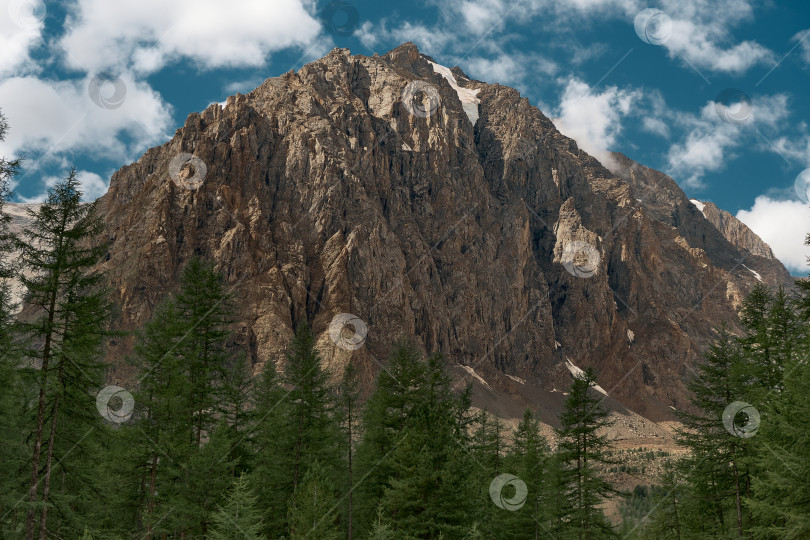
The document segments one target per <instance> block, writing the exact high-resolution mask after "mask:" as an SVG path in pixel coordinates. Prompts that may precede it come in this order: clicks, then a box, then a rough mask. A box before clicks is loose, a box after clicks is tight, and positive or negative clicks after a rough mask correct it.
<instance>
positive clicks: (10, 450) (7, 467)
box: [0, 113, 30, 536]
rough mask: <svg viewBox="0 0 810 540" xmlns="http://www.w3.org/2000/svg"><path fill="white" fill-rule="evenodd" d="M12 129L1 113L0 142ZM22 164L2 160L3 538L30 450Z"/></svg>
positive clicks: (15, 512) (15, 511)
mask: <svg viewBox="0 0 810 540" xmlns="http://www.w3.org/2000/svg"><path fill="white" fill-rule="evenodd" d="M7 129H8V125H7V124H6V121H5V118H4V117H3V115H2V113H0V141H2V140H3V139H4V138H5V134H6V131H7ZM19 165H20V163H19V161H18V160H15V161H8V160H6V159H5V158H2V157H0V381H2V384H0V411H2V413H0V463H2V474H0V536H6V535H7V536H20V532H21V531H20V528H21V527H22V521H23V520H22V519H21V516H22V513H21V507H20V505H19V504H18V503H19V501H20V499H21V498H22V497H23V489H22V488H23V482H24V470H25V469H26V467H25V464H26V463H27V462H28V461H30V459H26V458H27V457H28V456H27V449H26V447H25V445H24V439H25V419H26V417H27V414H28V412H29V411H28V401H29V400H28V393H29V388H27V387H26V385H25V382H26V381H25V379H23V378H22V377H21V376H20V375H21V374H20V369H19V368H20V363H21V358H20V347H19V344H18V343H16V340H15V337H14V333H15V329H14V326H15V325H14V317H13V315H12V314H13V313H14V311H15V310H16V308H17V306H16V305H14V303H13V301H12V294H11V286H10V281H9V280H10V278H12V277H14V275H15V274H16V270H17V269H16V268H15V265H14V264H13V263H12V261H11V256H10V254H11V250H12V249H13V247H14V245H15V244H16V241H17V239H16V238H15V237H14V236H13V235H12V234H11V233H10V231H9V228H8V223H9V221H10V217H9V216H8V215H6V214H5V213H4V211H3V207H4V203H5V202H6V201H7V200H8V199H9V198H10V197H11V190H10V188H9V182H10V179H11V178H12V177H13V176H14V175H15V174H16V173H17V171H18V168H19Z"/></svg>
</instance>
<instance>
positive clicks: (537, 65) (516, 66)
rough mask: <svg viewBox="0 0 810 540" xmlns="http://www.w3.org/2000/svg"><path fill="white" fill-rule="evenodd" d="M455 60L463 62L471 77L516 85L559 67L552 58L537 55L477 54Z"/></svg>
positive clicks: (550, 73)
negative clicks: (492, 55) (488, 56)
mask: <svg viewBox="0 0 810 540" xmlns="http://www.w3.org/2000/svg"><path fill="white" fill-rule="evenodd" d="M455 60H456V62H459V63H463V64H464V68H463V71H464V72H465V73H467V74H468V75H470V76H471V77H473V78H476V79H479V80H482V81H486V82H488V83H500V84H504V85H508V86H518V85H520V84H521V83H523V82H524V81H525V80H526V78H527V77H528V76H529V75H535V74H537V73H542V74H545V75H554V74H556V73H557V71H558V69H559V67H558V66H557V64H556V63H554V62H553V61H552V60H549V59H548V58H544V57H542V56H539V55H527V54H506V53H499V54H497V55H496V56H494V57H491V58H485V57H481V56H477V57H471V58H456V59H455Z"/></svg>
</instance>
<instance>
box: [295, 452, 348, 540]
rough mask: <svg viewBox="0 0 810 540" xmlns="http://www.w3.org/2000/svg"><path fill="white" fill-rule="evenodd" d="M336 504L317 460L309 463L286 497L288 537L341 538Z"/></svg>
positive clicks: (329, 485) (296, 538) (330, 486)
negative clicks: (290, 496)
mask: <svg viewBox="0 0 810 540" xmlns="http://www.w3.org/2000/svg"><path fill="white" fill-rule="evenodd" d="M337 506H338V499H337V497H336V496H335V490H334V488H333V485H332V482H331V481H330V480H329V474H328V473H327V471H326V469H325V468H324V467H323V466H322V465H321V464H320V462H318V461H315V462H313V463H312V464H311V465H310V466H309V467H308V468H307V472H306V474H304V477H303V478H302V480H301V482H299V483H298V485H297V486H296V487H295V492H294V493H293V496H292V498H291V499H290V505H289V511H288V514H287V521H288V523H289V531H290V539H291V540H298V539H303V538H318V539H323V540H338V539H340V538H343V536H344V535H343V533H342V532H341V530H340V526H339V524H338V512H337Z"/></svg>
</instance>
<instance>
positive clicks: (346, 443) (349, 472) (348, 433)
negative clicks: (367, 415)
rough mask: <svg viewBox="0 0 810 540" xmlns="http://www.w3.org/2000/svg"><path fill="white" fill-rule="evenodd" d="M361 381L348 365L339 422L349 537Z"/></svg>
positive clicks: (340, 388)
mask: <svg viewBox="0 0 810 540" xmlns="http://www.w3.org/2000/svg"><path fill="white" fill-rule="evenodd" d="M359 388H360V381H359V378H358V375H357V367H356V366H355V365H354V364H352V363H351V362H349V363H347V364H346V368H345V369H344V371H343V378H342V379H341V381H340V384H339V385H338V395H337V407H336V408H337V420H338V423H339V425H340V430H341V454H342V456H341V459H342V460H344V461H345V463H346V482H345V489H344V490H343V492H344V493H345V496H344V497H343V499H344V500H345V509H344V514H345V517H346V529H347V537H348V538H349V540H352V538H353V535H354V524H353V520H354V488H355V476H354V447H355V444H356V441H357V440H359V437H360V433H359V430H360V390H359Z"/></svg>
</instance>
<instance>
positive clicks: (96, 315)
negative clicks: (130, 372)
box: [18, 170, 109, 539]
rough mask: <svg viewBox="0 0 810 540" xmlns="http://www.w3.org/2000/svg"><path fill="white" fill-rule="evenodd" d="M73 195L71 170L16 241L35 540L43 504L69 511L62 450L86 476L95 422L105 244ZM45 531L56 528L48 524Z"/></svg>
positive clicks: (30, 525) (89, 209) (70, 493)
mask: <svg viewBox="0 0 810 540" xmlns="http://www.w3.org/2000/svg"><path fill="white" fill-rule="evenodd" d="M81 196H82V193H81V191H80V189H79V181H78V179H77V178H76V171H75V170H72V171H71V172H70V174H69V175H68V177H67V178H66V179H65V180H63V181H61V182H58V183H57V184H55V185H54V186H53V187H52V188H51V189H50V190H49V192H48V196H47V200H46V201H45V203H43V204H42V206H40V208H39V209H38V210H36V211H34V210H29V216H30V217H31V219H32V225H31V226H30V227H29V228H27V229H25V230H24V232H23V235H22V238H21V240H20V241H19V243H18V248H19V249H20V250H21V252H22V257H21V259H22V264H23V267H24V268H25V270H26V271H27V274H26V276H23V277H22V281H23V283H24V285H25V287H26V289H27V291H28V295H27V298H26V301H27V303H28V304H29V305H30V306H32V307H33V309H34V310H35V314H34V315H33V316H32V317H31V319H32V320H30V321H29V322H26V323H25V325H24V332H25V335H26V337H27V339H28V341H29V343H30V344H31V345H30V346H29V347H28V348H27V349H26V352H25V354H26V356H27V358H28V360H29V362H30V363H31V365H32V366H36V367H38V368H39V369H38V370H37V372H36V373H35V378H36V383H37V385H38V396H37V401H36V403H37V405H36V409H37V411H36V418H35V419H34V422H33V424H34V425H33V429H32V435H31V440H32V442H33V444H32V446H33V455H32V459H31V477H30V482H29V490H28V505H29V507H28V515H27V520H26V538H28V539H32V538H33V537H34V535H35V533H36V531H37V530H38V534H39V537H40V538H42V539H44V538H45V537H46V536H47V535H48V534H51V533H49V532H48V531H49V524H48V510H49V509H50V507H51V506H52V505H56V506H57V507H58V509H59V515H60V516H66V515H70V514H71V513H72V508H75V507H76V504H77V502H76V499H77V495H76V488H75V487H74V488H71V486H70V482H68V481H67V480H65V478H66V475H65V472H66V471H67V470H68V469H70V467H69V465H70V463H71V462H70V461H68V456H69V455H70V458H71V459H72V463H73V464H74V465H75V466H74V467H73V468H72V470H71V471H70V472H71V476H72V479H73V480H74V481H76V482H78V484H79V485H83V484H84V483H85V482H83V481H81V480H80V479H79V477H80V476H81V475H82V474H85V473H86V474H87V476H88V477H92V476H93V475H92V472H88V471H87V468H86V467H83V466H82V465H86V463H82V461H81V460H80V459H79V456H80V455H81V452H82V444H87V443H85V442H84V441H85V439H86V437H87V435H88V433H89V430H92V429H94V428H95V426H96V425H97V423H98V421H99V416H98V413H97V412H96V411H95V408H94V407H92V406H88V402H89V400H88V396H89V395H92V394H94V393H95V392H97V391H98V389H99V388H101V386H102V381H103V377H102V373H103V370H104V366H103V364H102V363H101V361H100V346H101V340H102V337H103V336H104V333H105V328H106V325H107V318H108V313H109V306H108V302H107V300H106V291H104V290H103V288H102V280H103V276H102V275H101V274H99V273H96V272H92V271H91V270H92V268H93V266H94V265H95V264H96V263H97V262H98V261H100V260H101V257H102V256H103V255H104V253H105V252H106V245H105V244H104V243H103V242H101V241H99V240H98V236H99V234H100V232H101V230H102V227H103V225H102V223H101V221H100V219H99V218H98V217H97V215H96V208H97V206H96V203H90V204H82V202H81ZM90 403H92V402H90ZM77 449H78V450H77ZM85 451H87V450H85ZM56 467H58V468H60V469H61V471H62V474H60V477H61V479H62V480H61V481H60V483H59V485H58V490H57V491H53V492H52V488H53V485H52V479H53V472H54V468H56ZM37 513H39V520H38V523H37V519H36V515H37ZM53 530H54V531H57V530H60V529H59V528H58V527H57V526H53ZM68 530H69V529H68ZM78 533H79V532H76V534H78Z"/></svg>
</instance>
